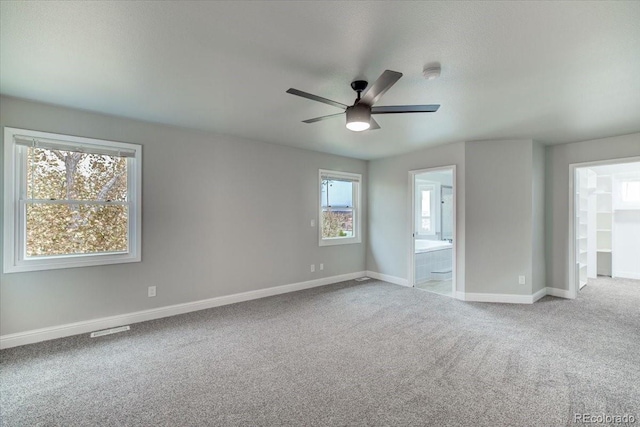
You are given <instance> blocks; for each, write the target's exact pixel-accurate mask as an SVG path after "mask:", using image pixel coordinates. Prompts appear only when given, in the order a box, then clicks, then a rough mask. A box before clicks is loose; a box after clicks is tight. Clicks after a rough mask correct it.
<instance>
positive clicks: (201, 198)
mask: <svg viewBox="0 0 640 427" xmlns="http://www.w3.org/2000/svg"><path fill="white" fill-rule="evenodd" d="M0 125H2V126H10V127H18V128H25V129H33V130H40V131H47V132H54V133H63V134H69V135H80V136H86V137H92V138H100V139H111V140H116V141H124V142H132V143H138V144H142V145H143V146H144V148H143V240H142V259H143V261H142V262H141V263H132V264H120V265H109V266H96V267H84V268H72V269H63V270H52V271H39V272H30V273H13V274H2V275H0V281H1V285H0V325H1V327H0V334H2V335H5V334H11V333H16V332H22V331H27V330H31V329H36V328H43V327H47V326H54V325H61V324H66V323H70V322H78V321H83V320H89V319H94V318H100V317H105V316H112V315H117V314H124V313H130V312H135V311H139V310H145V309H150V308H155V307H163V306H167V305H171V304H178V303H184V302H190V301H196V300H201V299H206V298H212V297H217V296H223V295H229V294H234V293H238V292H244V291H251V290H256V289H261V288H267V287H271V286H276V285H284V284H290V283H297V282H302V281H306V280H312V279H317V278H321V277H326V276H334V275H338V274H344V273H351V272H356V271H363V270H364V268H365V245H366V234H365V236H364V239H363V243H361V244H352V245H345V246H329V247H319V246H318V238H317V228H312V227H311V226H310V220H311V219H312V218H315V219H317V217H318V214H317V206H318V182H317V181H318V169H319V168H326V169H335V170H341V171H348V172H356V173H361V174H363V176H364V178H365V179H364V182H365V186H364V188H363V191H362V193H363V195H364V199H363V209H364V211H363V215H362V218H363V219H366V218H367V213H366V206H367V200H366V194H367V189H366V182H367V181H366V172H367V163H366V162H365V161H361V160H355V159H348V158H344V157H338V156H333V155H328V154H322V153H317V152H311V151H306V150H301V149H295V148H289V147H284V146H278V145H272V144H266V143H260V142H252V141H245V140H239V139H234V138H230V137H224V136H219V135H214V134H210V133H200V132H195V131H191V130H186V129H181V128H176V127H169V126H164V125H159V124H150V123H143V122H139V121H133V120H128V119H123V118H117V117H111V116H105V115H100V114H94V113H89V112H83V111H78V110H72V109H67V108H61V107H55V106H50V105H44V104H39V103H33V102H29V101H24V100H18V99H13V98H8V97H1V98H0ZM0 188H2V186H0ZM366 229H367V227H366V221H365V223H364V224H363V231H365V230H366ZM0 246H1V245H0ZM320 262H323V263H324V265H325V269H324V271H318V269H317V268H316V272H315V273H310V269H309V265H310V264H312V263H315V264H316V266H317V264H318V263H320ZM151 285H155V286H157V290H158V296H157V297H155V298H148V297H147V286H151Z"/></svg>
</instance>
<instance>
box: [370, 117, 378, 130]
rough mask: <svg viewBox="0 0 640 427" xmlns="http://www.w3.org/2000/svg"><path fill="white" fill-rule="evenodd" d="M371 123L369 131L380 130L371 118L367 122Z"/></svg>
mask: <svg viewBox="0 0 640 427" xmlns="http://www.w3.org/2000/svg"><path fill="white" fill-rule="evenodd" d="M369 123H371V126H370V127H369V130H376V129H380V125H379V124H378V122H376V121H375V120H374V119H373V117H371V121H370V122H369Z"/></svg>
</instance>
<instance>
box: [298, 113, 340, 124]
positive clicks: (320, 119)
mask: <svg viewBox="0 0 640 427" xmlns="http://www.w3.org/2000/svg"><path fill="white" fill-rule="evenodd" d="M342 115H344V113H337V114H330V115H328V116H322V117H316V118H315V119H309V120H303V121H302V123H315V122H320V121H322V120H327V119H332V118H334V117H338V116H342Z"/></svg>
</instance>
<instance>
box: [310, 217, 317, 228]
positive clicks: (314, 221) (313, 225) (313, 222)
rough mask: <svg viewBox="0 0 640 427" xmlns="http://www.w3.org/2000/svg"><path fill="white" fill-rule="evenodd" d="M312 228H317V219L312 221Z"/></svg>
mask: <svg viewBox="0 0 640 427" xmlns="http://www.w3.org/2000/svg"><path fill="white" fill-rule="evenodd" d="M311 226H312V227H315V226H316V220H315V219H312V220H311Z"/></svg>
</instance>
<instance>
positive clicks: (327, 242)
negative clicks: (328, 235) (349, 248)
mask: <svg viewBox="0 0 640 427" xmlns="http://www.w3.org/2000/svg"><path fill="white" fill-rule="evenodd" d="M354 243H361V239H359V238H358V237H345V238H335V239H322V240H320V243H319V246H337V245H350V244H354Z"/></svg>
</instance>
